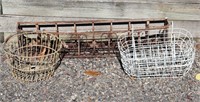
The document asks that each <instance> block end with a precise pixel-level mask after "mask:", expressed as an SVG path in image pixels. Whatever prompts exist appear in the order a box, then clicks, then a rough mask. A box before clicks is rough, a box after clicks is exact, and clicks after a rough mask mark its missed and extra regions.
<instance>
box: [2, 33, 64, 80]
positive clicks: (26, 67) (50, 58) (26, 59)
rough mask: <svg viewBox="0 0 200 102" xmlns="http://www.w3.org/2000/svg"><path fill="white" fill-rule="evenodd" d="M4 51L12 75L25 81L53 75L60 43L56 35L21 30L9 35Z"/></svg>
mask: <svg viewBox="0 0 200 102" xmlns="http://www.w3.org/2000/svg"><path fill="white" fill-rule="evenodd" d="M3 47H4V51H5V54H6V56H7V63H8V64H9V65H10V68H11V72H12V75H13V76H14V77H15V78H17V79H19V80H21V81H25V82H35V81H40V80H45V79H48V78H50V77H51V76H53V74H54V71H55V69H56V68H57V67H58V65H59V62H60V60H61V59H60V55H59V53H58V51H60V49H61V47H62V44H61V41H60V40H59V39H58V37H57V36H56V35H53V34H49V33H45V32H22V33H19V34H14V35H11V36H9V37H8V38H7V39H6V41H5V42H4V46H3Z"/></svg>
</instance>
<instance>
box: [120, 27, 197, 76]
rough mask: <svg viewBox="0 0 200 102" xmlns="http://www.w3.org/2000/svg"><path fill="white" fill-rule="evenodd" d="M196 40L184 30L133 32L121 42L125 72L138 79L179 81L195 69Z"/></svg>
mask: <svg viewBox="0 0 200 102" xmlns="http://www.w3.org/2000/svg"><path fill="white" fill-rule="evenodd" d="M194 44H195V43H194V40H193V38H192V36H191V33H190V32H188V31H187V30H185V29H178V28H177V29H161V30H143V31H141V30H140V31H133V32H132V34H128V33H125V34H122V35H120V37H119V38H118V48H119V51H120V55H121V62H122V66H123V68H124V71H125V72H126V73H127V74H128V75H130V76H134V77H137V78H145V77H173V78H174V77H180V76H184V75H185V74H186V73H187V72H188V71H189V70H190V69H191V67H192V63H193V61H194V58H195V48H194Z"/></svg>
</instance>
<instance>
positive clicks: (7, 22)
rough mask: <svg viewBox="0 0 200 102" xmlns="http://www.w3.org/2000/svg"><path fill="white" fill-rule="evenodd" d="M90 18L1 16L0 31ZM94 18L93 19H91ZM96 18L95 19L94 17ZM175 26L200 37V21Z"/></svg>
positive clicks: (13, 30)
mask: <svg viewBox="0 0 200 102" xmlns="http://www.w3.org/2000/svg"><path fill="white" fill-rule="evenodd" d="M88 19H90V18H66V17H41V16H13V15H1V16H0V32H4V34H5V36H4V37H6V36H7V35H9V34H8V32H16V29H17V22H39V21H41V22H43V21H70V20H88ZM90 20H92V19H90ZM93 20H95V19H93ZM174 27H181V28H185V29H187V30H189V31H190V32H191V33H192V35H193V36H194V37H200V31H199V27H200V21H190V20H187V21H182V20H179V21H176V20H175V21H174Z"/></svg>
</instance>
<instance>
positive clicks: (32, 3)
mask: <svg viewBox="0 0 200 102" xmlns="http://www.w3.org/2000/svg"><path fill="white" fill-rule="evenodd" d="M2 3H3V13H4V14H16V15H39V16H65V17H91V18H161V17H168V18H170V20H200V9H199V5H200V0H151V1H150V0H125V1H124V0H123V1H122V0H99V1H97V0H96V1H95V0H74V1H70V0H62V1H61V0H59V1H57V0H45V1H41V0H2Z"/></svg>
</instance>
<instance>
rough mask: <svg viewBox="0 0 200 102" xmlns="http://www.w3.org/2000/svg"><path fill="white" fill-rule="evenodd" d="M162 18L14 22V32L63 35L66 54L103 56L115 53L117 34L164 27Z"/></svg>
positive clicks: (167, 25)
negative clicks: (15, 25) (15, 30)
mask: <svg viewBox="0 0 200 102" xmlns="http://www.w3.org/2000/svg"><path fill="white" fill-rule="evenodd" d="M168 27H169V23H168V20H167V19H166V18H164V19H124V20H120V19H118V20H79V21H53V22H18V25H17V32H27V31H39V30H41V31H43V30H45V32H48V33H53V34H57V35H58V36H59V37H60V38H62V37H63V40H64V42H65V43H64V44H63V46H64V49H63V50H62V51H61V52H62V53H65V55H66V57H105V56H108V55H109V56H113V55H114V56H115V54H116V53H118V49H117V38H118V36H119V33H123V32H128V33H129V34H131V32H132V29H134V30H136V31H144V30H151V29H167V28H168Z"/></svg>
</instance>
